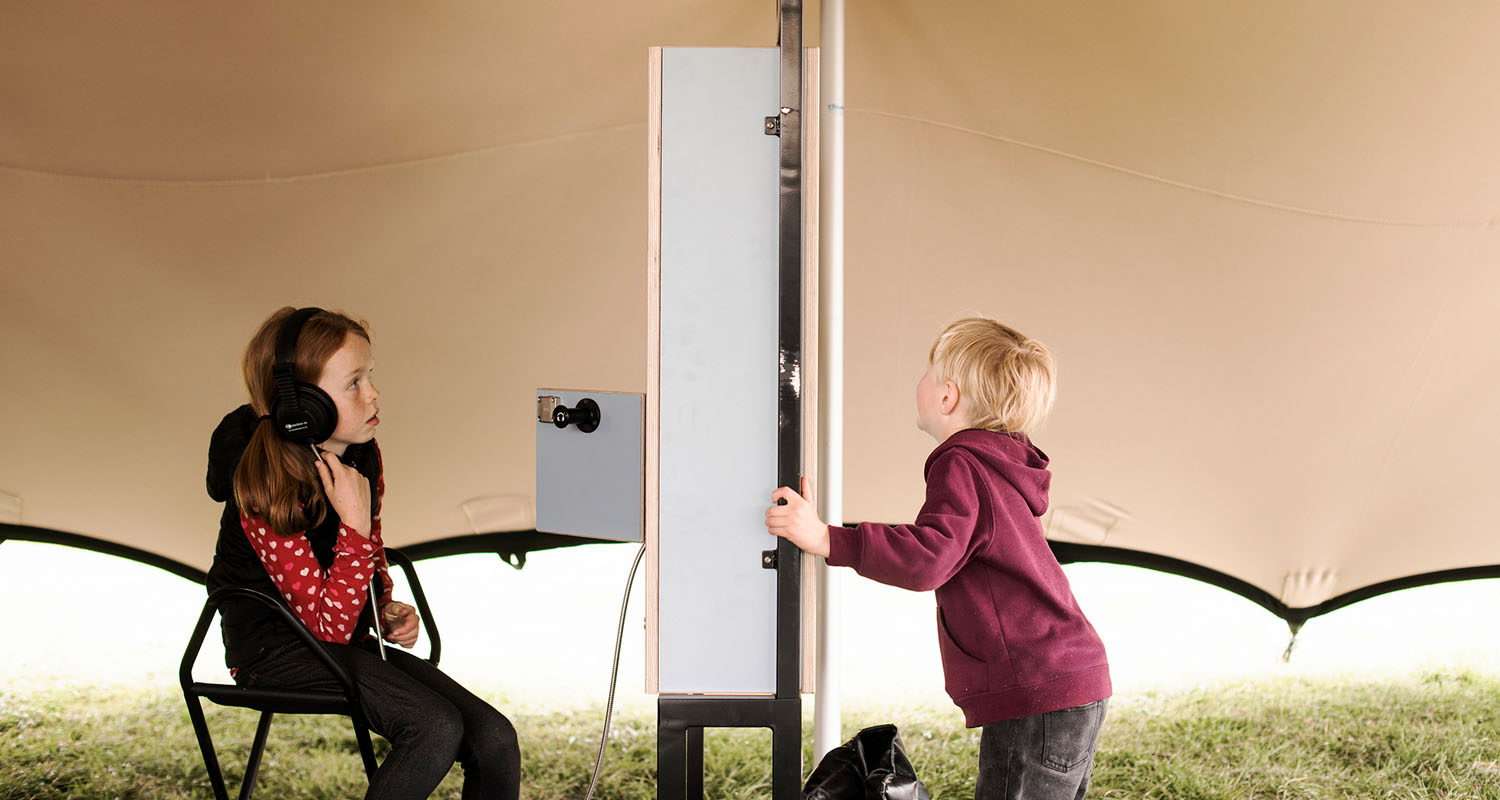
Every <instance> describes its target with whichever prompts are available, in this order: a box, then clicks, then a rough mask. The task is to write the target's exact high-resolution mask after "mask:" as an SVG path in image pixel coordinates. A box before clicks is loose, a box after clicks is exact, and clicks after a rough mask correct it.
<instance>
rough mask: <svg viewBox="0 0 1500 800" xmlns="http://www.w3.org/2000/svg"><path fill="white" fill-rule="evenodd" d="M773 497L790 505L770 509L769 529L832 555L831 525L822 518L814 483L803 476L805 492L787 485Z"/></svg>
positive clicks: (804, 548)
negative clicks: (816, 501)
mask: <svg viewBox="0 0 1500 800" xmlns="http://www.w3.org/2000/svg"><path fill="white" fill-rule="evenodd" d="M771 500H773V501H775V500H785V501H786V505H784V506H782V505H773V506H771V507H770V508H768V509H766V529H767V530H769V531H770V532H771V533H772V534H773V535H775V536H780V537H782V538H784V539H786V540H787V541H789V542H791V543H792V544H794V545H797V546H798V547H800V548H802V551H803V552H805V553H812V554H813V555H815V556H822V557H824V558H827V557H828V526H827V525H824V524H823V520H820V519H818V512H817V510H816V508H814V506H813V490H812V483H811V482H810V481H808V480H807V478H805V477H804V478H803V479H802V494H800V495H799V494H797V493H796V492H794V491H792V490H791V488H790V487H787V486H783V487H781V488H780V489H777V490H776V491H774V492H772V493H771Z"/></svg>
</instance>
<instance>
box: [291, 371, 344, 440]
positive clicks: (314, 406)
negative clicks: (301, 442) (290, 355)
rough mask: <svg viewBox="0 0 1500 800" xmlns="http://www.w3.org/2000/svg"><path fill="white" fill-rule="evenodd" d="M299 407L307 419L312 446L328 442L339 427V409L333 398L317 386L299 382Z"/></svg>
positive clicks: (308, 434) (308, 435)
mask: <svg viewBox="0 0 1500 800" xmlns="http://www.w3.org/2000/svg"><path fill="white" fill-rule="evenodd" d="M297 405H298V406H299V407H300V408H301V410H302V414H303V416H305V417H306V418H307V434H306V435H307V437H308V439H309V440H310V441H309V443H310V444H317V443H318V442H326V441H328V439H329V437H331V436H333V432H334V430H335V429H337V428H338V425H339V409H338V406H335V405H334V404H333V398H332V397H329V396H328V393H327V392H325V391H323V390H322V389H320V388H318V386H317V384H313V383H303V382H302V381H298V382H297Z"/></svg>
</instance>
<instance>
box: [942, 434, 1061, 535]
mask: <svg viewBox="0 0 1500 800" xmlns="http://www.w3.org/2000/svg"><path fill="white" fill-rule="evenodd" d="M954 449H959V450H963V451H965V452H966V453H968V454H969V455H970V456H972V457H973V458H974V459H976V460H977V461H979V462H980V463H981V464H984V465H985V466H987V467H989V468H990V469H993V470H994V471H995V472H996V473H998V474H999V475H1000V476H1001V477H1003V478H1004V479H1005V480H1006V481H1007V482H1009V483H1010V485H1011V486H1014V487H1015V488H1016V491H1017V492H1018V493H1020V495H1021V497H1022V498H1024V499H1025V500H1026V505H1028V506H1030V507H1031V511H1032V513H1033V514H1035V515H1036V516H1039V517H1040V516H1041V515H1042V514H1044V513H1046V511H1047V492H1048V489H1049V488H1050V487H1051V486H1052V473H1051V472H1049V471H1047V463H1048V459H1047V454H1046V453H1044V452H1042V449H1041V448H1040V447H1037V446H1036V445H1034V444H1032V443H1031V439H1030V437H1028V436H1027V435H1026V434H1024V433H1001V432H997V431H987V430H981V429H978V428H970V429H968V430H963V431H959V432H958V433H955V434H953V435H952V436H949V437H948V439H947V440H946V441H944V442H943V443H942V444H940V445H938V446H937V449H935V450H933V451H932V455H930V456H928V457H927V464H926V466H925V467H924V468H923V475H924V477H925V476H926V474H927V473H928V472H930V471H931V469H932V464H933V462H934V461H935V460H936V459H937V458H938V456H940V455H941V454H943V453H946V452H948V451H949V450H954Z"/></svg>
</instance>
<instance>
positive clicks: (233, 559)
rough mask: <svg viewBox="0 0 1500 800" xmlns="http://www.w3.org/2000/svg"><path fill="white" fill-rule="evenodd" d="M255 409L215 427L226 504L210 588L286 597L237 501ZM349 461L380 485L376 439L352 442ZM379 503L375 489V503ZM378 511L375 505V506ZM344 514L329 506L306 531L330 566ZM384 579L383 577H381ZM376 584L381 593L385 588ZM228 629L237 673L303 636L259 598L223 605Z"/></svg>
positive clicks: (365, 623)
mask: <svg viewBox="0 0 1500 800" xmlns="http://www.w3.org/2000/svg"><path fill="white" fill-rule="evenodd" d="M258 421H259V420H258V418H257V416H256V414H255V411H254V410H253V409H251V408H250V406H248V405H243V406H240V407H239V408H236V409H235V410H233V411H231V412H229V413H228V414H226V415H225V416H224V419H223V420H222V421H221V422H220V423H219V426H218V427H217V428H215V429H214V432H213V436H212V437H211V438H210V439H209V445H208V479H207V481H208V496H209V497H211V498H213V499H214V500H215V501H216V502H220V503H223V504H224V513H223V515H222V516H221V517H220V518H219V540H218V544H217V545H215V548H214V562H213V566H211V567H209V570H208V591H209V592H210V593H212V592H213V591H214V590H215V589H218V588H220V587H224V586H243V587H248V588H251V589H257V590H259V591H261V592H262V593H264V594H266V595H269V596H271V597H275V598H277V599H278V600H282V603H283V605H284V604H285V600H284V599H282V594H281V592H280V591H278V590H277V589H276V586H275V585H274V583H273V582H272V580H271V577H270V575H269V574H268V573H267V572H266V568H265V566H264V565H263V564H262V563H261V561H260V558H259V557H258V556H257V555H256V553H255V550H254V548H252V547H251V545H250V541H249V539H248V538H246V536H245V530H244V528H243V527H242V526H241V525H240V509H239V506H238V505H236V504H235V502H234V470H235V467H237V466H238V465H239V463H240V456H242V455H244V452H245V448H246V447H247V446H249V444H250V436H251V434H253V433H254V432H255V426H256V425H257V424H258ZM342 461H343V462H344V464H345V465H347V466H351V467H354V468H355V469H357V470H358V471H359V473H360V474H361V475H364V476H365V477H366V478H368V479H369V480H370V485H371V486H375V485H376V484H378V483H379V482H380V458H379V456H378V455H377V450H376V445H375V443H374V441H371V442H368V443H366V444H356V445H350V446H349V448H348V449H347V450H346V451H345V452H344V457H343V459H342ZM376 502H377V498H376V497H375V493H374V492H372V493H371V505H372V506H374V505H375V503H376ZM372 512H373V508H372ZM338 529H339V518H338V515H337V514H335V513H333V510H332V509H329V512H328V514H327V515H326V517H325V519H324V520H323V522H322V524H320V525H318V526H317V527H315V528H313V529H312V530H309V531H307V532H306V534H305V535H306V538H307V542H308V544H309V545H310V546H311V547H312V551H313V554H314V555H315V556H316V557H317V559H318V563H320V564H322V565H323V568H324V569H325V570H326V569H328V568H329V567H330V565H332V563H333V557H334V553H333V545H334V541H335V539H336V538H337V536H338ZM376 581H377V582H378V581H379V577H378V576H377V577H376ZM382 588H383V587H381V586H379V585H378V583H377V586H376V593H377V595H378V594H381V593H382ZM222 617H223V619H222V623H223V624H222V630H223V634H224V663H225V664H226V665H228V666H229V668H230V669H231V670H233V671H235V672H236V673H238V670H239V669H240V668H242V667H245V666H248V665H251V664H254V663H255V662H257V661H259V660H260V659H262V658H265V657H267V656H269V655H271V654H273V653H274V652H275V651H277V650H278V649H280V648H282V647H283V646H285V645H287V644H291V643H294V642H296V641H297V638H296V634H295V633H293V632H292V631H291V630H289V629H288V628H287V626H286V623H285V622H284V621H283V620H281V619H280V617H279V616H278V615H276V614H274V613H273V612H272V611H271V610H270V609H268V608H266V607H265V606H264V605H262V604H260V603H257V602H255V601H244V600H240V601H230V602H226V603H225V604H224V606H223V609H222ZM370 620H371V616H370V609H369V608H368V607H366V608H365V609H364V612H363V613H362V614H361V616H360V618H359V621H358V624H357V632H356V633H355V635H354V639H353V641H361V640H363V639H364V636H365V633H366V632H367V631H368V630H369V627H370Z"/></svg>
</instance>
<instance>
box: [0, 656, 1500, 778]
mask: <svg viewBox="0 0 1500 800" xmlns="http://www.w3.org/2000/svg"><path fill="white" fill-rule="evenodd" d="M495 699H496V701H497V705H499V706H500V707H501V708H502V709H504V710H506V711H507V712H508V713H509V714H510V716H511V717H512V719H513V720H514V721H515V723H516V726H517V728H518V730H519V731H520V734H521V743H522V748H523V749H522V758H523V765H524V770H525V778H524V787H523V792H524V795H525V797H527V798H530V800H554V799H555V800H563V799H564V798H569V799H571V798H582V797H583V794H584V791H585V789H586V788H587V785H588V778H589V774H590V771H591V769H592V766H593V763H592V759H593V756H594V753H595V751H596V748H597V746H598V740H597V738H596V737H597V735H598V726H599V724H600V721H601V714H600V710H599V709H597V708H588V709H576V710H563V711H548V710H544V709H528V708H525V707H524V706H522V705H519V704H515V703H508V702H506V701H505V700H504V699H503V698H498V697H497V698H495ZM809 706H810V704H809ZM518 708H519V709H520V710H517V709H518ZM1497 709H1500V676H1492V675H1488V674H1478V673H1473V672H1467V671H1455V670H1446V671H1433V672H1423V673H1419V674H1414V675H1410V676H1407V677H1404V678H1382V679H1378V680H1375V679H1370V680H1358V679H1353V678H1344V679H1334V678H1307V677H1297V676H1290V675H1289V676H1282V677H1281V678H1278V679H1275V680H1267V681H1256V682H1247V683H1230V684H1224V685H1220V686H1214V687H1208V688H1196V689H1190V690H1184V691H1180V692H1170V693H1166V692H1162V693H1152V694H1138V695H1131V696H1122V697H1117V698H1115V699H1114V700H1113V701H1112V704H1111V708H1110V713H1109V717H1108V718H1107V720H1106V723H1105V727H1104V731H1103V734H1102V735H1101V740H1100V747H1099V754H1098V759H1097V767H1096V770H1095V780H1094V788H1093V790H1092V791H1091V792H1090V795H1089V796H1090V797H1091V798H1171V799H1172V800H1194V799H1195V798H1307V799H1308V800H1313V799H1316V800H1333V799H1334V798H1338V799H1339V800H1343V799H1344V798H1495V800H1500V731H1497V729H1496V727H1495V723H1496V710H1497ZM208 716H209V725H210V728H211V729H212V730H213V731H214V732H215V734H216V744H217V745H218V748H219V756H220V761H221V763H222V764H223V765H224V768H225V772H226V774H227V777H228V778H229V780H230V786H231V792H233V791H234V790H235V788H236V787H237V781H238V779H239V777H240V770H241V769H242V768H243V765H244V760H245V757H246V752H247V750H248V746H249V740H250V737H251V735H252V734H253V732H254V725H255V719H254V716H253V714H252V713H251V712H247V711H244V710H242V709H232V708H218V707H214V706H212V705H211V704H210V706H209V709H208ZM882 722H894V723H896V724H897V725H899V726H900V728H901V733H902V739H903V740H904V741H905V742H906V745H907V749H908V752H909V754H910V756H911V759H912V762H913V763H914V764H915V766H916V769H917V775H918V776H919V777H920V778H921V779H922V781H923V782H924V783H925V784H926V785H927V786H928V789H929V790H930V791H931V793H932V796H933V797H934V798H936V799H937V800H945V799H947V798H967V797H971V796H972V794H973V781H974V765H975V761H976V758H977V753H978V747H979V740H978V732H977V731H970V730H966V729H964V728H963V727H962V722H961V718H960V717H959V715H958V713H957V711H956V710H955V709H952V708H951V707H950V708H900V707H887V708H875V707H868V708H865V709H858V708H856V709H846V712H845V719H844V725H845V729H846V732H847V733H849V734H852V733H853V732H854V731H855V730H858V729H859V728H861V727H864V726H866V725H874V724H878V723H882ZM805 741H807V742H808V747H809V749H810V742H811V733H810V730H809V731H808V732H807V733H806V735H805ZM376 743H377V749H380V750H382V751H383V748H384V747H385V743H384V742H383V741H382V740H380V739H379V738H377V739H376ZM705 747H706V754H705V760H706V763H707V767H706V774H705V779H704V780H705V793H706V796H707V797H710V798H714V799H715V800H737V799H738V798H746V799H748V798H757V799H760V798H765V797H767V796H768V790H767V783H768V780H769V772H770V767H769V763H770V759H769V753H770V736H769V732H767V731H760V730H713V731H710V732H709V734H708V735H707V736H706V737H705ZM606 758H607V762H606V764H605V770H604V778H603V779H602V781H601V788H600V790H599V792H598V794H597V795H596V796H598V797H600V798H608V799H609V800H644V799H645V798H653V797H655V795H656V791H655V765H656V739H655V718H654V713H653V712H651V711H650V710H649V709H645V710H642V709H632V710H627V711H625V712H623V713H617V714H616V721H615V726H614V732H613V735H612V737H611V741H610V748H609V752H608V755H607V757H606ZM807 758H808V759H809V762H808V768H809V769H810V768H811V762H810V758H811V753H810V752H809V753H807ZM460 783H461V775H460V774H459V771H458V770H454V772H453V773H451V774H450V775H449V776H448V779H447V780H446V781H445V782H444V783H443V785H442V786H441V787H440V788H439V790H438V792H437V794H435V795H434V797H440V798H457V797H458V796H459V788H460ZM364 786H365V781H364V776H363V772H362V770H361V769H360V766H359V757H358V754H357V751H356V749H355V745H354V737H353V735H352V733H351V731H350V729H349V727H348V723H347V721H344V720H341V719H336V718H307V717H283V718H279V719H278V720H277V722H276V724H275V725H274V726H273V727H272V729H271V741H270V744H269V747H268V749H267V755H266V761H265V764H264V765H263V766H262V769H261V777H260V781H259V783H258V786H257V791H256V794H257V796H259V797H265V798H348V797H358V796H360V795H361V794H362V793H363V791H364ZM209 796H211V795H210V790H209V787H208V779H207V775H206V773H205V772H204V769H203V765H202V763H201V760H200V758H199V754H198V748H197V745H196V742H195V740H194V738H193V733H192V728H191V726H190V725H189V723H188V720H187V714H186V712H185V710H184V706H183V702H182V698H181V696H180V695H179V694H178V693H176V692H175V691H172V690H167V689H150V690H123V689H119V688H93V687H46V688H38V689H25V690H17V689H10V690H0V800H22V799H23V798H24V799H25V800H41V799H42V798H46V799H47V800H51V799H52V798H59V799H60V798H75V799H76V800H91V799H92V798H100V799H103V798H153V799H154V798H189V797H192V798H202V797H209Z"/></svg>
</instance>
